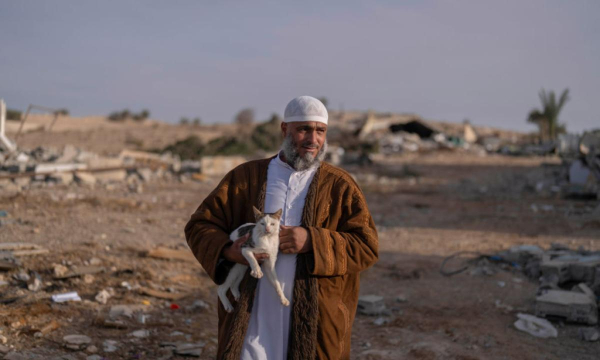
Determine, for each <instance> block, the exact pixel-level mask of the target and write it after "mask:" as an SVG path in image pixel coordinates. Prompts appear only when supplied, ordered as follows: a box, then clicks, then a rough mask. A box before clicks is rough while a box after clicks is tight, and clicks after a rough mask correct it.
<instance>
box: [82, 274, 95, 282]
mask: <svg viewBox="0 0 600 360" xmlns="http://www.w3.org/2000/svg"><path fill="white" fill-rule="evenodd" d="M95 279H96V278H95V277H94V275H92V274H85V275H83V282H84V283H86V284H91V283H93V282H94V280H95Z"/></svg>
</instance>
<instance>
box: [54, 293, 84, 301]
mask: <svg viewBox="0 0 600 360" xmlns="http://www.w3.org/2000/svg"><path fill="white" fill-rule="evenodd" d="M52 301H54V302H56V303H62V302H66V301H81V298H80V297H79V294H77V292H76V291H72V292H68V293H64V294H56V295H52Z"/></svg>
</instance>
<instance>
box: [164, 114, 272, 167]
mask: <svg viewBox="0 0 600 360" xmlns="http://www.w3.org/2000/svg"><path fill="white" fill-rule="evenodd" d="M184 119H185V120H187V122H186V124H188V123H189V119H187V118H182V120H184ZM180 123H181V122H180ZM194 123H195V121H194ZM281 140H282V139H281V130H280V120H279V117H278V116H277V115H273V116H271V119H270V120H268V121H266V122H264V123H262V124H259V125H257V126H256V127H255V128H254V130H252V133H251V134H250V135H249V136H247V135H243V134H241V133H240V134H238V135H237V136H221V137H218V138H216V139H213V140H211V141H209V142H208V143H207V144H204V143H203V142H202V140H200V138H199V137H198V136H196V135H191V136H189V137H187V138H185V139H183V140H180V141H177V142H176V143H174V144H171V145H169V146H167V147H165V148H164V149H163V150H162V151H161V152H166V151H170V152H171V153H172V154H176V155H179V157H180V158H181V159H182V160H197V159H200V158H201V157H202V156H214V155H250V154H253V153H255V152H256V151H261V150H262V151H276V150H277V149H279V146H280V145H281Z"/></svg>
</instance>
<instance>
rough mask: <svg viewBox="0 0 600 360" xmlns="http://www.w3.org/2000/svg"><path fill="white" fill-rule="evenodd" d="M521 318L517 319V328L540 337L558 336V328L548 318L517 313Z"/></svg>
mask: <svg viewBox="0 0 600 360" xmlns="http://www.w3.org/2000/svg"><path fill="white" fill-rule="evenodd" d="M517 317H518V318H519V319H518V320H517V321H515V324H514V325H515V328H517V329H518V330H521V331H524V332H526V333H528V334H530V335H533V336H535V337H539V338H550V337H557V336H558V330H556V328H555V327H554V326H553V325H552V324H551V323H550V322H549V321H548V320H546V319H540V318H538V317H535V316H533V315H528V314H521V313H519V314H517Z"/></svg>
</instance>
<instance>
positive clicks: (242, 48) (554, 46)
mask: <svg viewBox="0 0 600 360" xmlns="http://www.w3.org/2000/svg"><path fill="white" fill-rule="evenodd" d="M0 8H1V9H2V11H0V40H1V41H2V43H3V45H4V46H3V49H5V50H4V51H2V52H0V80H1V81H0V98H4V100H5V101H6V103H7V107H8V108H10V109H16V110H21V111H25V109H26V108H27V106H28V105H29V104H36V105H42V106H47V107H53V108H66V109H68V110H69V111H70V113H71V115H72V116H75V117H81V116H107V115H108V114H109V113H111V112H114V111H121V110H123V109H129V110H130V111H133V112H138V111H141V110H142V109H148V110H149V111H150V114H151V116H150V117H151V118H153V119H157V120H161V121H164V122H168V123H177V122H178V121H179V119H180V118H182V117H187V118H189V119H193V118H195V117H200V118H201V120H202V122H203V123H204V124H213V123H231V122H233V118H234V117H235V115H236V114H237V113H238V112H239V111H240V110H242V109H244V108H253V109H254V110H255V114H256V116H255V118H256V121H263V120H265V119H268V118H269V117H270V116H271V114H272V113H277V114H279V115H282V114H283V109H284V108H285V106H286V104H287V102H288V101H289V100H290V99H291V98H293V97H296V96H299V95H307V94H308V95H311V96H314V97H326V98H327V99H328V100H329V106H328V107H329V109H331V110H335V111H339V110H340V108H342V109H343V110H344V111H367V110H369V109H372V110H374V111H376V112H378V113H385V112H392V113H414V114H418V115H420V116H421V117H422V118H424V119H426V120H432V121H443V122H452V123H460V122H462V121H463V120H465V119H469V120H470V121H471V123H472V124H473V125H475V126H488V127H494V128H498V129H503V130H514V131H521V132H533V131H535V130H536V129H537V127H536V126H535V125H533V124H528V123H527V122H526V118H527V115H528V113H529V111H531V110H533V109H535V108H539V107H540V106H541V104H540V101H539V98H538V92H539V91H540V90H541V89H545V90H546V91H554V92H555V93H556V94H557V96H558V95H559V94H560V93H561V92H562V91H563V90H564V89H565V88H569V89H570V97H571V100H570V101H569V102H567V103H566V105H565V107H564V109H563V111H562V112H561V114H560V117H559V119H560V121H561V122H562V123H565V124H566V125H567V130H568V131H569V132H576V133H581V132H582V131H583V130H590V129H593V128H598V127H599V126H600V116H599V115H597V113H596V112H595V111H594V110H593V109H592V107H593V105H594V102H595V101H597V100H596V99H597V98H598V96H599V95H600V72H598V71H597V64H598V63H600V44H598V42H597V41H596V39H595V38H596V34H598V33H600V21H598V17H599V15H598V14H600V11H599V10H600V3H598V2H593V1H587V2H586V1H581V2H577V3H568V4H565V3H562V2H559V1H539V0H535V1H530V2H528V3H526V4H522V3H521V2H518V1H510V2H504V3H502V4H498V3H491V2H489V3H486V4H482V3H480V2H475V1H464V2H460V3H458V4H449V3H445V2H443V1H426V2H414V1H409V2H406V3H402V4H395V3H391V2H389V1H379V2H377V3H375V4H369V5H366V4H362V3H359V2H344V3H342V2H332V3H327V4H318V6H305V4H302V5H301V4H279V3H275V2H261V3H260V4H256V3H253V4H235V5H233V4H230V5H228V4H199V3H194V2H182V3H179V6H177V7H174V6H170V5H167V4H164V3H160V2H141V1H131V2H127V3H120V2H116V1H109V2H103V3H101V4H100V3H79V2H67V1H62V2H54V3H47V2H43V1H31V2H27V3H21V2H14V3H13V2H8V3H3V4H2V5H1V7H0ZM307 24H308V25H310V26H307ZM547 24H559V25H556V26H552V27H550V26H548V25H547ZM303 52H304V53H303ZM350 109H358V110H350Z"/></svg>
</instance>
